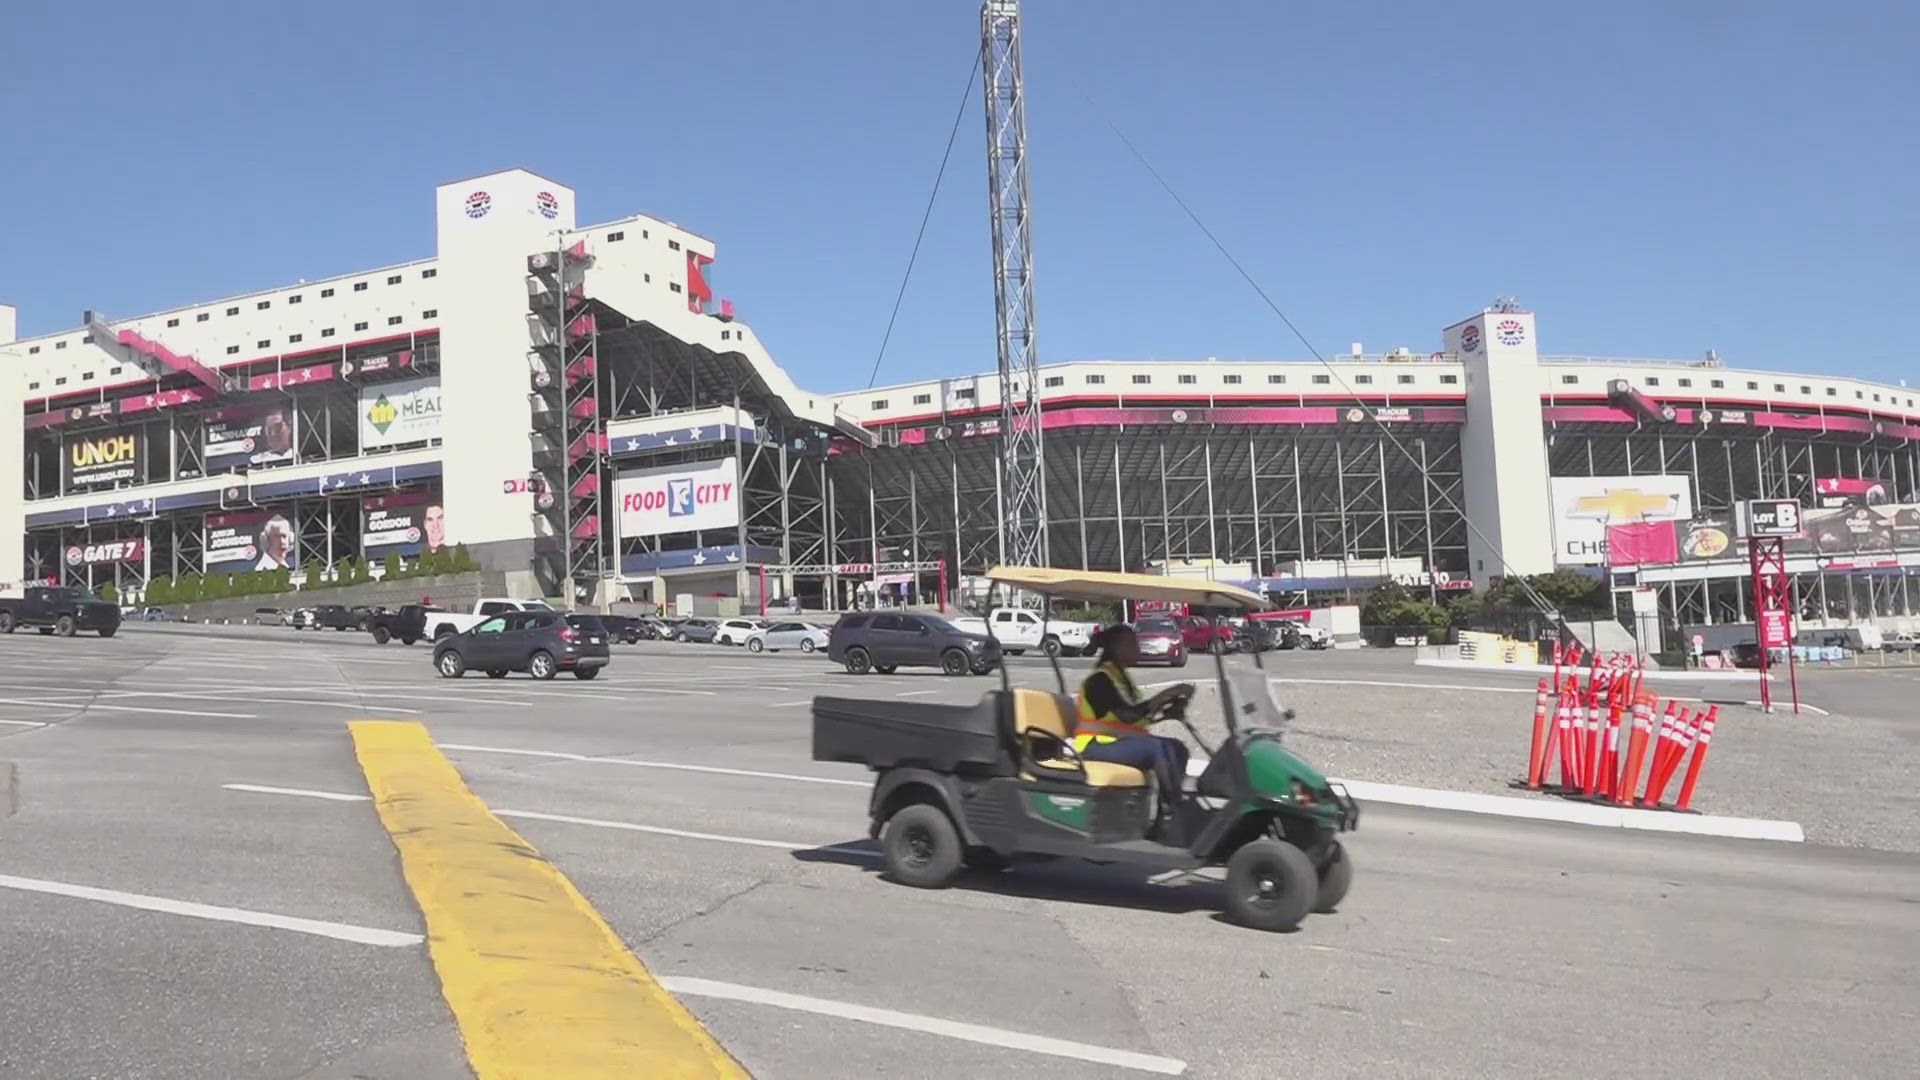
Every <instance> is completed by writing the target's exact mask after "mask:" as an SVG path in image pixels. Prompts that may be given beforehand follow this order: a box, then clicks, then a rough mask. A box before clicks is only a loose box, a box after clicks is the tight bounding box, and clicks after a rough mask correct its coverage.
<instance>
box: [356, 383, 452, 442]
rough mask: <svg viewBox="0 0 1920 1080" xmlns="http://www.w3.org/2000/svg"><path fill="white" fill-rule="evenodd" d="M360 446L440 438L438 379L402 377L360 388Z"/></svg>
mask: <svg viewBox="0 0 1920 1080" xmlns="http://www.w3.org/2000/svg"><path fill="white" fill-rule="evenodd" d="M359 408H360V449H362V450H371V449H377V448H379V447H383V446H404V445H406V444H407V443H417V442H426V441H427V440H429V439H437V438H439V437H440V378H439V376H437V375H436V376H433V377H431V378H425V379H401V380H398V381H397V382H385V383H374V384H373V385H371V386H363V387H361V388H360V403H359Z"/></svg>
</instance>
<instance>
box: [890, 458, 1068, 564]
mask: <svg viewBox="0 0 1920 1080" xmlns="http://www.w3.org/2000/svg"><path fill="white" fill-rule="evenodd" d="M1073 490H1074V504H1075V510H1076V516H1077V517H1079V519H1080V569H1082V570H1090V569H1092V567H1090V566H1088V565H1087V469H1086V460H1085V455H1084V454H1083V453H1082V452H1081V447H1080V444H1078V443H1075V444H1074V447H1073ZM915 557H916V558H918V556H915Z"/></svg>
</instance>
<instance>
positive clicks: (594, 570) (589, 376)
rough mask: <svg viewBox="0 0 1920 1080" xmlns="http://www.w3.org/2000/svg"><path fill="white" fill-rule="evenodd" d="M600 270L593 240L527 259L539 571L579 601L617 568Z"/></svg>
mask: <svg viewBox="0 0 1920 1080" xmlns="http://www.w3.org/2000/svg"><path fill="white" fill-rule="evenodd" d="M592 264H593V257H592V256H591V255H589V254H587V250H586V243H585V242H584V241H581V242H579V243H575V244H573V245H571V246H568V247H563V248H559V249H557V250H554V251H550V252H548V251H542V252H537V253H535V254H533V255H530V256H528V257H527V308H528V312H529V314H528V318H527V324H528V332H529V335H530V337H531V340H532V349H531V351H530V353H529V357H528V360H529V366H530V374H529V383H530V389H529V393H530V398H531V400H530V403H531V405H532V417H533V426H532V430H531V432H530V434H529V438H530V439H531V442H532V451H533V452H532V463H533V468H534V475H533V476H531V477H529V478H528V481H529V483H528V488H529V493H530V494H531V496H532V498H533V513H534V515H535V517H536V519H537V520H536V523H535V524H536V528H535V534H536V535H535V540H534V569H535V572H536V574H537V575H538V576H539V578H540V584H541V587H542V588H543V589H544V590H545V591H546V592H547V593H548V594H549V595H566V596H570V597H572V598H574V599H584V598H589V597H591V596H592V595H593V594H594V592H595V590H596V589H597V588H598V586H599V582H600V581H601V579H602V578H603V577H605V576H606V574H607V572H608V571H609V569H610V567H609V566H608V564H607V551H608V547H607V543H606V535H605V534H606V528H605V521H606V515H605V513H604V512H603V509H602V506H601V503H602V499H601V493H602V491H603V490H605V486H606V485H605V483H604V477H603V475H602V474H603V473H604V472H605V471H606V468H607V449H608V444H607V434H606V426H605V421H604V420H603V419H602V412H603V410H602V409H601V407H600V398H601V396H602V395H601V378H600V362H599V337H600V335H599V321H598V317H597V316H596V315H595V313H594V310H593V305H592V303H591V301H589V300H588V299H587V297H586V287H585V274H586V270H587V268H588V267H590V266H591V265H592Z"/></svg>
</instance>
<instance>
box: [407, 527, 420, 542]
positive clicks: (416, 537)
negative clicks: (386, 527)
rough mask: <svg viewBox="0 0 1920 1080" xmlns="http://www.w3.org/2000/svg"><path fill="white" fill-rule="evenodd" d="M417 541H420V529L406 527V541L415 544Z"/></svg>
mask: <svg viewBox="0 0 1920 1080" xmlns="http://www.w3.org/2000/svg"><path fill="white" fill-rule="evenodd" d="M419 542H420V530H419V529H408V530H407V543H409V544H417V543H419Z"/></svg>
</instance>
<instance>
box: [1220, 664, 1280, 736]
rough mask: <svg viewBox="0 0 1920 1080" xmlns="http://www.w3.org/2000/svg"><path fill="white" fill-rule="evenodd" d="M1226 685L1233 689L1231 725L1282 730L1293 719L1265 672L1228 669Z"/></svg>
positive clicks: (1240, 727)
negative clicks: (1230, 670)
mask: <svg viewBox="0 0 1920 1080" xmlns="http://www.w3.org/2000/svg"><path fill="white" fill-rule="evenodd" d="M1227 685H1228V687H1229V689H1230V690H1231V691H1232V697H1231V700H1232V701H1233V712H1234V717H1233V721H1234V726H1235V727H1237V728H1239V729H1240V730H1241V731H1245V730H1247V729H1249V728H1265V729H1268V730H1272V731H1284V730H1285V729H1286V726H1287V721H1288V720H1290V719H1292V718H1293V710H1292V709H1289V708H1287V707H1286V706H1285V705H1283V704H1281V703H1280V699H1279V698H1278V697H1275V696H1274V692H1273V683H1272V682H1270V681H1269V680H1268V679H1267V674H1266V672H1264V671H1261V670H1260V669H1258V668H1255V669H1254V670H1252V671H1246V670H1239V671H1233V672H1229V673H1228V675H1227Z"/></svg>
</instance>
